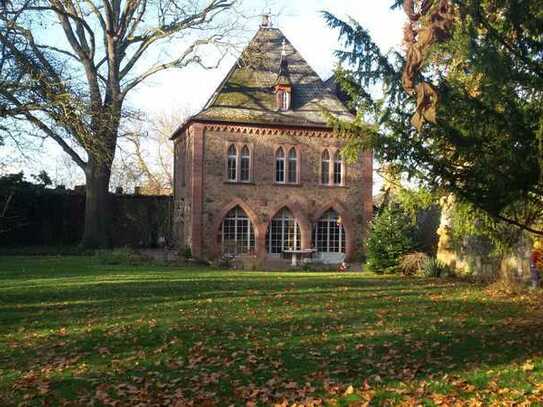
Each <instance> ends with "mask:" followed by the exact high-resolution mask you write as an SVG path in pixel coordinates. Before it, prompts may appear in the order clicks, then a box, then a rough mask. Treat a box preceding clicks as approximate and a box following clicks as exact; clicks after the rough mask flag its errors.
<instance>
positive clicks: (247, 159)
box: [239, 146, 251, 182]
mask: <svg viewBox="0 0 543 407" xmlns="http://www.w3.org/2000/svg"><path fill="white" fill-rule="evenodd" d="M239 173H240V174H239V179H240V181H242V182H248V181H250V178H251V175H250V174H251V153H250V152H249V147H247V146H243V148H242V149H241V162H240V169H239Z"/></svg>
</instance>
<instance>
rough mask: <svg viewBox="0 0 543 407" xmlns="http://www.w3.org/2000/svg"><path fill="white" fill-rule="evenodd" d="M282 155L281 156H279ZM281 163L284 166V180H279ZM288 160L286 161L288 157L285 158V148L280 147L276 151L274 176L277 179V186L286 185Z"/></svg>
mask: <svg viewBox="0 0 543 407" xmlns="http://www.w3.org/2000/svg"><path fill="white" fill-rule="evenodd" d="M280 153H281V156H279V154H280ZM279 163H281V164H282V171H281V172H282V174H283V177H282V178H283V179H282V180H279V179H278V176H277V175H278V174H279ZM286 167H287V160H286V157H285V150H284V148H283V147H279V148H277V149H276V150H275V174H274V177H275V183H276V184H285V183H286V181H287V168H286Z"/></svg>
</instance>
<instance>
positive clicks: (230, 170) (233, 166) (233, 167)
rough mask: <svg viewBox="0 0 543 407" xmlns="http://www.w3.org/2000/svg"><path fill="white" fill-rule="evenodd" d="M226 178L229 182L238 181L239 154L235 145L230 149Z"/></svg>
mask: <svg viewBox="0 0 543 407" xmlns="http://www.w3.org/2000/svg"><path fill="white" fill-rule="evenodd" d="M227 160H228V163H227V169H226V177H227V179H228V181H234V182H235V181H237V168H238V153H237V149H236V146H235V145H233V144H232V145H230V147H228V157H227Z"/></svg>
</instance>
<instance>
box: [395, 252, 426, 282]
mask: <svg viewBox="0 0 543 407" xmlns="http://www.w3.org/2000/svg"><path fill="white" fill-rule="evenodd" d="M429 260H430V258H429V257H428V255H427V254H426V253H423V252H413V253H409V254H406V255H403V256H402V257H401V258H400V264H399V266H398V267H399V269H400V271H401V273H402V274H403V275H406V276H413V275H415V274H421V273H422V271H423V269H424V267H425V266H426V263H428V261H429Z"/></svg>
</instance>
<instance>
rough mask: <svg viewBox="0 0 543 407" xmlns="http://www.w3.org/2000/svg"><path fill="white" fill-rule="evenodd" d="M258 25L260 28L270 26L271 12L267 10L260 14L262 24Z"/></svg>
mask: <svg viewBox="0 0 543 407" xmlns="http://www.w3.org/2000/svg"><path fill="white" fill-rule="evenodd" d="M260 27H262V28H271V27H272V22H271V12H270V11H268V12H267V13H265V14H263V15H262V24H260Z"/></svg>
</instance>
